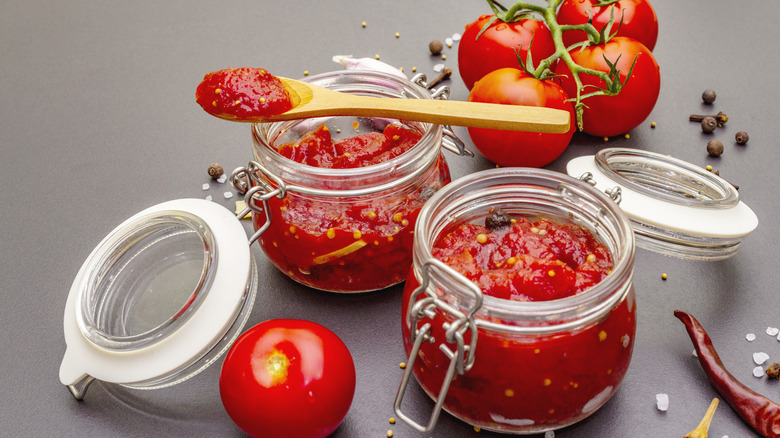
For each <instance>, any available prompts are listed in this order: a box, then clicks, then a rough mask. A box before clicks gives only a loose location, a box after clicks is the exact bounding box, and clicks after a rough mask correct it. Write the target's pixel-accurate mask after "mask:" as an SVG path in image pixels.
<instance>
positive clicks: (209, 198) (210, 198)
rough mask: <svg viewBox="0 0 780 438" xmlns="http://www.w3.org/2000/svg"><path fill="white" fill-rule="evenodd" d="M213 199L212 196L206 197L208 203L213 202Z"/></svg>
mask: <svg viewBox="0 0 780 438" xmlns="http://www.w3.org/2000/svg"><path fill="white" fill-rule="evenodd" d="M212 199H214V198H212V197H211V195H208V196H206V200H207V201H211V200H212Z"/></svg>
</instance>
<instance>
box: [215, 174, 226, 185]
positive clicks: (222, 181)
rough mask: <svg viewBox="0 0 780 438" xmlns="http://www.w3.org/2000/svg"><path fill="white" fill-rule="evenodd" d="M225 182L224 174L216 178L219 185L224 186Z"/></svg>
mask: <svg viewBox="0 0 780 438" xmlns="http://www.w3.org/2000/svg"><path fill="white" fill-rule="evenodd" d="M225 181H227V175H226V174H224V173H223V174H222V175H220V177H219V178H217V182H218V183H220V184H225Z"/></svg>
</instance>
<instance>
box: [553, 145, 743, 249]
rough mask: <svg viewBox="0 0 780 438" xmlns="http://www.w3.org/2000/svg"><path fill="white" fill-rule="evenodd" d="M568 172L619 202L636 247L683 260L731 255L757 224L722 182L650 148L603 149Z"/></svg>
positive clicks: (572, 164)
mask: <svg viewBox="0 0 780 438" xmlns="http://www.w3.org/2000/svg"><path fill="white" fill-rule="evenodd" d="M566 168H567V172H568V174H569V175H570V176H573V177H575V178H581V179H583V180H586V181H588V182H590V183H591V184H593V185H594V186H596V187H598V188H600V189H602V190H604V191H605V192H607V193H608V194H610V196H611V197H612V198H613V199H614V200H615V201H616V202H619V203H620V208H621V209H622V210H623V211H624V212H625V213H626V215H628V217H629V219H630V220H631V225H632V226H633V228H634V232H635V234H636V236H637V245H639V246H641V247H644V248H646V249H650V250H653V251H656V252H659V253H662V254H666V255H671V256H675V257H679V258H685V259H697V260H720V259H725V258H728V257H731V256H733V255H734V254H736V252H737V250H738V249H739V245H740V243H741V242H742V240H743V239H744V238H745V236H747V235H748V234H750V233H751V232H752V231H753V230H755V229H756V227H757V226H758V218H757V217H756V215H755V213H753V211H752V210H751V209H750V208H749V207H748V206H747V205H745V204H744V203H743V202H741V201H740V200H739V193H738V192H737V190H736V189H735V188H734V186H733V185H731V184H730V183H729V182H727V181H726V180H724V179H722V178H720V177H719V176H717V175H715V174H714V173H712V172H708V171H706V170H704V169H702V168H700V167H698V166H694V165H692V164H690V163H687V162H685V161H682V160H679V159H676V158H672V157H670V156H667V155H661V154H656V153H653V152H648V151H642V150H636V149H627V148H607V149H603V150H601V151H600V152H599V153H597V154H596V155H590V156H583V157H578V158H575V159H573V160H571V161H570V162H569V163H568V164H567V167H566Z"/></svg>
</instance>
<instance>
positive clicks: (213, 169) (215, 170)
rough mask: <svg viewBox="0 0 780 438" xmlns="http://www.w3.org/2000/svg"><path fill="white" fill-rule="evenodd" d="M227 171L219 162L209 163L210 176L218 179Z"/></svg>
mask: <svg viewBox="0 0 780 438" xmlns="http://www.w3.org/2000/svg"><path fill="white" fill-rule="evenodd" d="M224 173H225V170H224V169H223V168H222V166H221V165H220V164H219V163H211V165H209V176H210V177H212V178H214V179H217V178H219V177H220V176H222V175H223V174H224Z"/></svg>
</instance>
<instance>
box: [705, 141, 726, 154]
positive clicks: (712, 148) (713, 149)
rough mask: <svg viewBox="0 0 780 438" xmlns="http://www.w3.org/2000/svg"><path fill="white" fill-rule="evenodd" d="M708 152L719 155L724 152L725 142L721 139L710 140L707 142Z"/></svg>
mask: <svg viewBox="0 0 780 438" xmlns="http://www.w3.org/2000/svg"><path fill="white" fill-rule="evenodd" d="M707 153H708V154H710V156H711V157H719V156H721V154H723V143H722V142H721V141H720V140H710V141H708V142H707Z"/></svg>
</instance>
